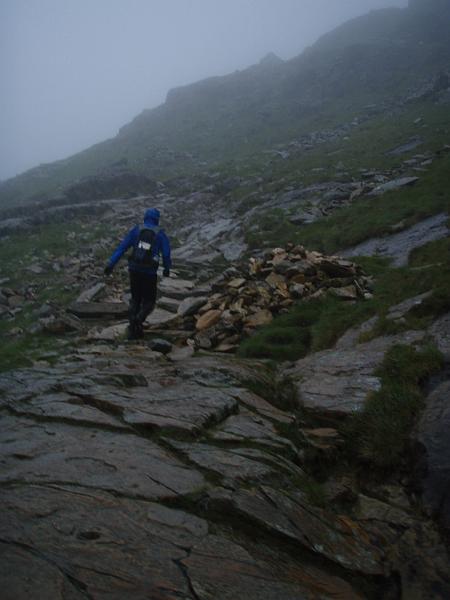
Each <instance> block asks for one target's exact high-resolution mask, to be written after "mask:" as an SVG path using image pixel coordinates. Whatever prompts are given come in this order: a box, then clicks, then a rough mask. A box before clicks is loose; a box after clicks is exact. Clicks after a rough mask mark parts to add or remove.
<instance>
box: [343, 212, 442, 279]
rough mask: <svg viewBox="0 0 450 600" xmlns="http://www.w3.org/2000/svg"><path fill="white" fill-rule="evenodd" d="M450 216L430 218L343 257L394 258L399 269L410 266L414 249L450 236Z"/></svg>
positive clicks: (440, 215)
mask: <svg viewBox="0 0 450 600" xmlns="http://www.w3.org/2000/svg"><path fill="white" fill-rule="evenodd" d="M447 221H448V215H447V214H444V213H443V214H439V215H435V216H433V217H429V218H428V219H425V220H423V221H420V223H417V224H416V225H413V226H412V227H410V228H408V229H405V230H404V231H400V232H399V233H395V234H393V235H388V236H386V237H382V238H373V239H370V240H367V241H366V242H362V243H361V244H358V246H354V247H353V248H350V249H347V250H344V251H342V252H341V253H340V254H341V255H342V256H347V257H352V256H386V257H390V258H392V259H393V260H392V262H393V265H395V266H397V267H401V266H405V265H407V264H408V257H409V254H410V253H411V251H412V250H414V248H420V246H424V245H425V244H428V243H429V242H433V241H435V240H439V239H442V238H445V237H448V235H449V229H448V227H447Z"/></svg>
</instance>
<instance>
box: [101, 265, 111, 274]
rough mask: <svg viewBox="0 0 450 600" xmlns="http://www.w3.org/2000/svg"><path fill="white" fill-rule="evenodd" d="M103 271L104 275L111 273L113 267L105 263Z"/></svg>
mask: <svg viewBox="0 0 450 600" xmlns="http://www.w3.org/2000/svg"><path fill="white" fill-rule="evenodd" d="M103 272H104V274H105V275H111V273H112V272H113V268H112V267H111V265H106V267H105V270H104V271H103Z"/></svg>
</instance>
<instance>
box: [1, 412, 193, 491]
mask: <svg viewBox="0 0 450 600" xmlns="http://www.w3.org/2000/svg"><path fill="white" fill-rule="evenodd" d="M0 449H1V456H2V459H1V462H0V464H1V472H0V482H1V483H2V484H6V483H11V482H17V481H22V482H24V483H28V484H38V483H40V484H44V483H55V482H59V483H65V484H71V485H76V486H85V487H92V488H96V489H103V490H110V491H112V492H116V493H118V494H123V495H128V496H139V497H146V498H148V499H155V498H175V497H177V496H179V495H182V494H188V493H193V492H195V491H198V490H199V489H201V487H202V486H203V485H204V480H203V477H202V475H201V474H200V473H199V472H197V471H196V470H195V469H192V468H187V467H186V466H185V465H183V464H182V463H181V462H180V461H179V460H178V459H177V458H175V457H174V456H173V455H171V454H170V453H169V452H167V451H166V450H164V449H162V448H161V447H160V446H158V445H156V444H155V443H154V442H152V441H150V440H146V439H144V438H141V437H138V436H135V435H130V434H126V433H123V434H118V433H117V432H110V431H103V430H98V431H96V430H91V429H89V428H83V429H81V428H79V427H72V426H70V425H62V424H60V423H37V422H34V421H30V420H29V419H25V418H23V417H22V418H20V419H18V418H16V417H8V416H6V417H4V418H3V420H2V429H1V432H0Z"/></svg>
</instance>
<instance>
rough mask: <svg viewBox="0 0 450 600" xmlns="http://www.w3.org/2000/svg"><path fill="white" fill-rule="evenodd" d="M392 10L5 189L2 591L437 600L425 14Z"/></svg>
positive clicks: (440, 505)
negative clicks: (156, 266) (153, 227)
mask: <svg viewBox="0 0 450 600" xmlns="http://www.w3.org/2000/svg"><path fill="white" fill-rule="evenodd" d="M410 5H411V6H410V9H408V10H388V11H378V12H374V13H370V14H369V15H366V16H364V17H362V18H360V19H356V20H354V21H351V22H349V23H346V24H344V25H343V26H342V27H340V28H338V29H337V30H335V31H333V32H330V33H329V34H328V35H326V36H324V37H323V38H322V39H320V40H319V41H318V42H317V43H316V44H315V45H314V46H313V47H311V48H310V49H308V50H307V51H306V52H304V53H303V54H302V55H301V56H299V57H297V58H294V59H292V60H290V61H286V62H283V61H280V59H278V58H277V57H276V56H274V55H268V56H267V57H266V58H265V59H264V60H263V61H262V62H261V64H258V65H255V66H253V67H251V68H250V69H247V70H245V71H242V72H239V73H234V74H232V75H229V76H227V77H220V78H212V79H209V80H207V81H203V82H200V83H197V84H193V85H191V86H187V87H184V88H180V89H178V90H173V91H171V92H170V93H169V94H168V98H167V101H166V103H165V104H164V105H163V106H161V107H159V108H157V109H154V110H149V111H144V112H143V113H142V114H141V115H139V116H138V117H137V118H136V119H135V120H134V121H133V122H132V123H130V124H128V125H126V126H125V127H124V128H122V130H121V131H120V132H119V134H118V135H117V137H116V138H114V139H113V140H108V141H105V142H103V143H102V144H99V145H97V146H95V147H93V148H90V149H88V150H86V151H85V152H82V153H80V154H79V155H76V156H74V157H72V158H70V159H68V160H66V161H60V162H58V163H54V164H52V165H46V166H43V167H40V168H39V169H35V170H32V171H30V172H28V173H26V174H24V175H22V176H20V177H17V178H15V179H13V180H10V181H9V182H4V183H3V185H2V188H1V189H2V196H1V197H2V208H3V210H2V211H0V336H1V340H2V344H1V346H0V411H1V417H2V418H1V419H0V450H1V455H2V461H1V464H2V469H1V471H0V506H1V510H0V533H1V535H0V589H1V590H2V592H3V594H4V595H5V594H6V596H5V597H6V598H11V599H14V600H16V599H19V598H24V599H25V598H49V599H51V600H53V599H55V600H67V599H69V598H70V599H71V600H72V599H74V600H83V599H86V598H92V599H93V598H96V599H97V598H98V599H105V600H106V599H109V598H117V599H120V600H121V599H122V598H136V599H140V598H142V599H144V598H145V599H148V598H152V599H155V600H156V599H158V600H174V599H175V598H179V599H180V600H181V599H183V600H216V599H220V600H235V599H236V598H241V597H242V596H245V597H246V598H247V599H248V600H281V599H283V600H300V599H302V600H303V599H311V600H316V599H318V598H321V599H324V600H327V599H330V600H331V599H336V598H342V599H345V600H347V599H348V600H353V599H354V600H363V599H368V600H378V599H380V598H383V599H386V600H411V599H415V598H417V599H428V598H430V599H431V598H433V599H436V600H447V599H448V598H449V597H450V574H449V569H448V565H449V555H450V493H449V490H450V441H449V435H448V431H449V428H450V410H449V401H450V400H449V399H450V261H449V256H450V228H449V225H450V221H449V215H450V193H449V190H450V117H449V115H450V111H449V108H450V85H449V76H448V73H449V65H450V60H449V56H450V52H449V40H448V39H447V37H448V36H447V31H448V19H447V14H448V13H447V10H446V7H448V5H449V3H448V2H447V0H411V2H410ZM38 198H40V201H39V202H38V201H37V199H38ZM150 206H157V207H158V208H159V209H160V211H161V215H162V225H163V227H164V228H165V230H166V231H167V233H168V235H169V237H170V240H171V244H172V250H173V252H172V257H173V266H172V269H171V274H170V277H161V278H159V279H158V296H157V301H156V308H155V310H154V311H153V312H152V313H151V314H150V315H149V316H148V318H147V319H146V321H145V323H144V337H143V338H142V339H139V340H129V339H128V338H127V326H128V321H127V316H128V303H129V301H130V289H129V277H128V272H127V265H126V260H122V261H121V262H120V263H119V264H118V265H117V266H116V268H115V269H114V272H113V273H112V274H111V275H109V276H107V275H106V274H105V272H104V267H105V265H106V261H107V259H108V257H109V256H110V255H111V252H112V251H113V249H114V248H115V247H116V246H117V243H118V242H119V240H121V239H122V238H123V236H124V235H125V234H126V232H127V231H128V230H129V228H130V226H131V225H133V224H134V223H137V222H140V221H141V219H142V215H143V213H144V211H145V210H146V209H148V208H149V207H150Z"/></svg>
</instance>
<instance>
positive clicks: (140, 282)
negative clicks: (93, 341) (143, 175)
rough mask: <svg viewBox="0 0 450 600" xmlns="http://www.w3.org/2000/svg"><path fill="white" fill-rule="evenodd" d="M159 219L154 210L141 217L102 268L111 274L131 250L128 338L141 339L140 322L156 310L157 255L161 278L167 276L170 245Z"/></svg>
mask: <svg viewBox="0 0 450 600" xmlns="http://www.w3.org/2000/svg"><path fill="white" fill-rule="evenodd" d="M159 217H160V213H159V210H158V209H157V208H149V209H148V210H147V211H146V213H145V216H144V224H143V225H136V226H135V227H133V228H132V229H130V231H129V232H128V233H127V235H126V236H125V237H124V239H123V240H122V241H121V242H120V244H119V245H118V246H117V248H116V250H115V251H114V252H113V254H112V256H111V258H110V259H109V261H108V264H107V266H106V267H105V275H110V274H111V273H112V271H113V269H114V267H115V265H116V264H117V262H118V261H119V260H120V259H121V258H122V256H123V255H124V254H125V252H126V251H127V250H128V249H129V248H132V249H133V250H132V252H131V254H130V256H129V258H128V272H129V274H130V288H131V301H130V308H129V320H130V326H129V329H128V337H129V338H130V339H136V338H140V337H142V336H143V334H144V331H143V323H144V321H145V319H146V318H147V316H148V315H149V314H150V313H151V312H152V310H153V309H154V307H155V303H156V289H157V272H158V267H159V256H160V255H162V259H163V276H164V277H169V275H170V267H171V265H172V263H171V259H170V242H169V238H168V237H167V235H166V234H165V233H164V230H163V229H161V228H160V227H159Z"/></svg>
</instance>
